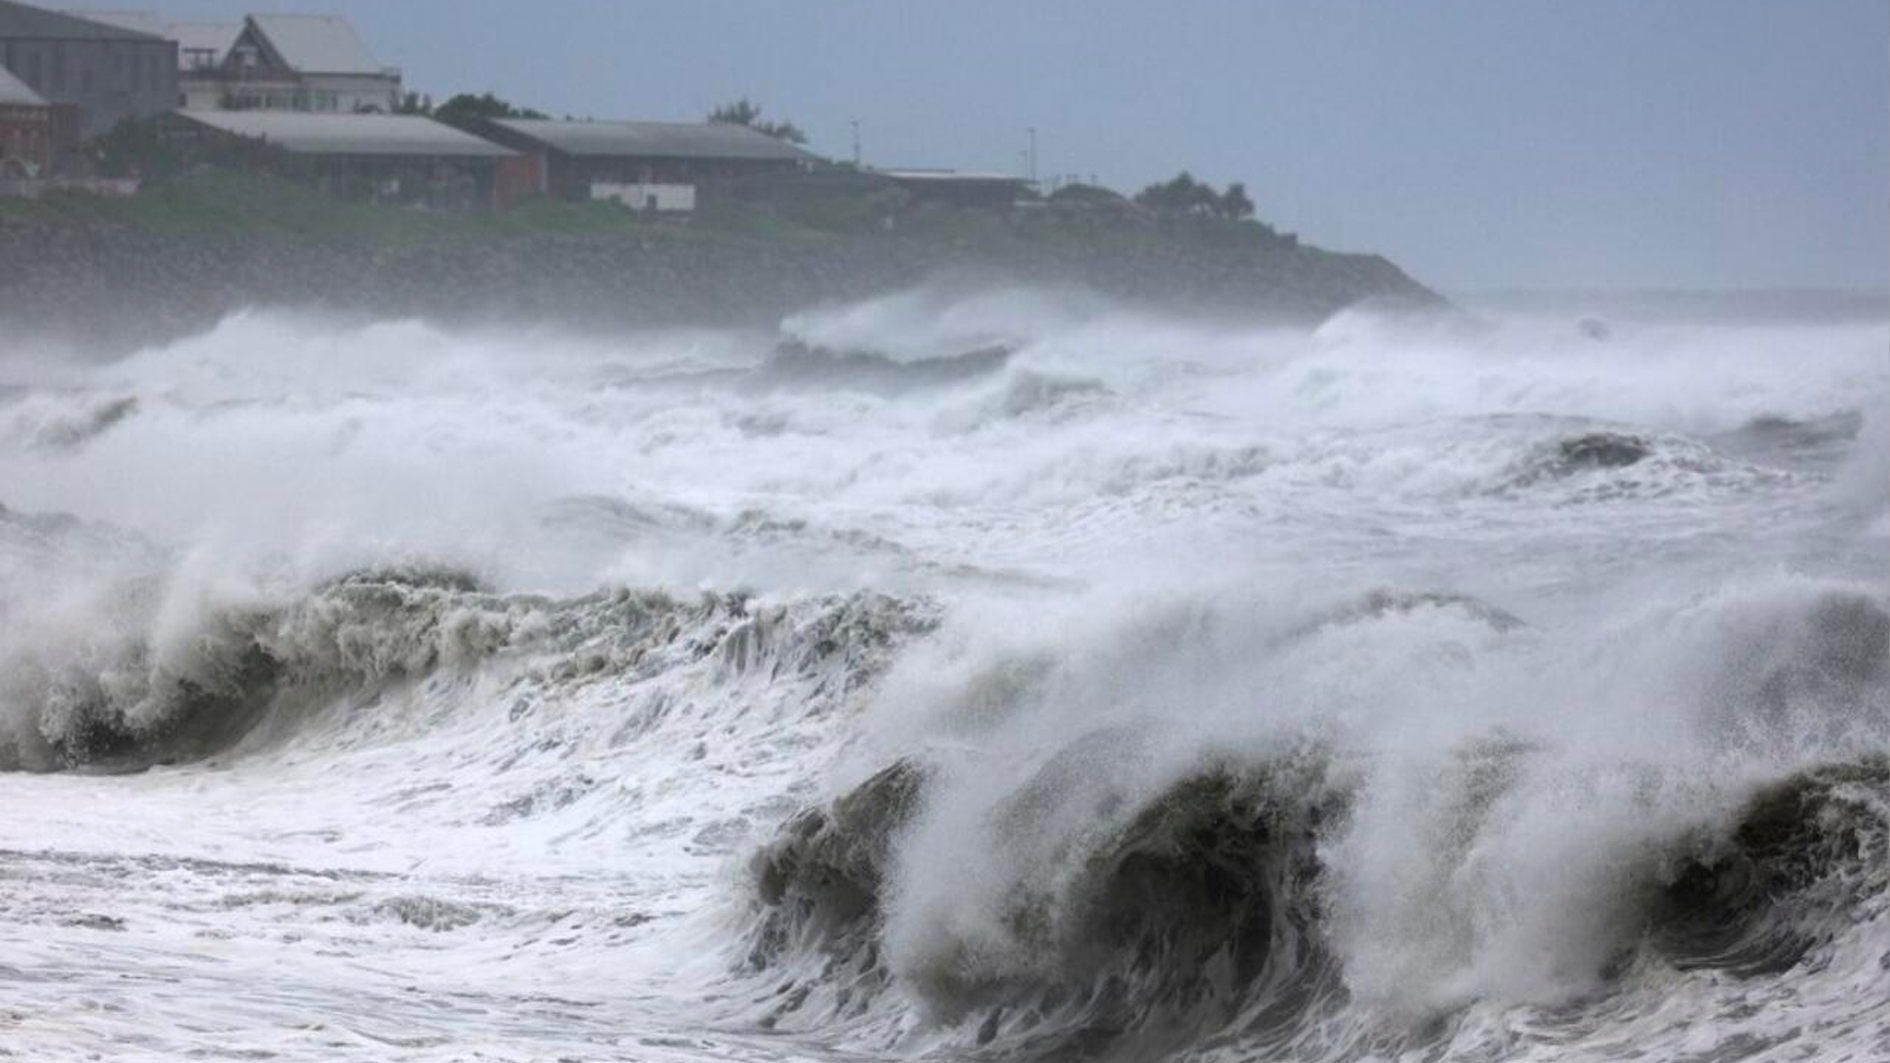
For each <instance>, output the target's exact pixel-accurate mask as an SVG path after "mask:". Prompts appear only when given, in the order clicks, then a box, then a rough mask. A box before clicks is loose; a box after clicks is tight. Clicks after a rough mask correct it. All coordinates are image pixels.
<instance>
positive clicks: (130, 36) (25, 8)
mask: <svg viewBox="0 0 1890 1063" xmlns="http://www.w3.org/2000/svg"><path fill="white" fill-rule="evenodd" d="M0 37H28V38H36V39H40V40H65V41H101V40H102V41H145V42H150V41H157V40H162V38H160V37H153V36H152V35H150V34H148V33H139V32H138V31H136V30H129V29H126V28H124V27H123V26H112V25H107V24H106V23H103V22H93V21H92V20H91V19H84V18H78V17H76V16H73V15H67V14H63V13H61V12H58V11H48V10H46V9H45V8H43V7H31V6H29V5H26V4H16V3H14V2H13V0H0Z"/></svg>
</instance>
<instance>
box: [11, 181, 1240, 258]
mask: <svg viewBox="0 0 1890 1063" xmlns="http://www.w3.org/2000/svg"><path fill="white" fill-rule="evenodd" d="M8 222H14V223H25V224H29V225H31V224H43V225H56V226H71V227H75V228H81V229H90V230H103V231H124V230H128V231H132V232H140V233H146V234H149V235H153V236H161V237H168V238H182V239H190V238H199V239H203V240H206V241H218V240H244V241H270V240H278V241H285V242H320V243H335V244H362V245H368V246H390V247H407V246H426V245H434V244H452V243H466V242H486V241H491V240H503V239H508V238H519V237H533V236H539V237H559V238H570V239H581V240H596V241H605V242H614V241H622V240H640V241H652V240H655V241H662V240H703V239H709V240H718V241H734V242H742V241H761V242H767V243H780V242H793V243H803V242H820V241H822V240H831V239H836V238H860V237H869V238H875V239H896V240H908V241H918V242H925V243H937V244H942V245H950V246H956V247H970V248H978V247H988V248H1003V247H1006V246H1015V245H1018V244H1030V243H1037V244H1077V245H1082V246H1089V247H1095V248H1097V249H1098V250H1107V249H1126V248H1130V247H1149V246H1153V245H1182V244H1187V245H1193V246H1197V247H1198V246H1202V245H1204V244H1223V245H1241V244H1253V245H1254V246H1261V245H1263V244H1266V243H1267V242H1268V241H1269V239H1270V237H1268V236H1267V235H1266V230H1264V229H1262V228H1261V227H1259V226H1254V225H1246V224H1228V223H1220V224H1214V225H1200V226H1195V227H1193V228H1191V229H1190V230H1189V231H1187V232H1185V233H1177V232H1174V231H1171V230H1168V229H1164V228H1162V227H1159V226H1154V225H1149V224H1136V223H1130V222H1121V221H1110V220H1108V219H1103V218H1095V217H1080V216H1079V217H1059V218H1056V219H1051V218H1049V217H1048V216H1045V217H1041V218H1033V219H1031V220H1030V221H1029V222H1028V223H1027V224H1021V225H1010V224H1007V223H1006V222H1004V221H1003V220H1001V219H1000V218H998V217H997V216H995V215H992V214H990V213H989V212H988V211H979V210H960V209H951V208H931V207H928V208H925V209H922V210H919V211H917V212H915V213H912V214H909V215H907V216H906V217H905V218H904V219H903V220H902V222H901V224H900V226H899V227H898V229H896V230H894V231H892V232H890V233H887V232H885V231H884V230H883V229H882V228H881V227H880V226H879V225H878V224H876V222H875V218H874V215H873V212H872V208H871V205H869V204H856V203H844V202H842V203H827V204H810V205H806V206H803V207H800V208H797V209H796V210H795V211H794V212H793V213H792V214H783V213H779V212H774V211H766V210H761V209H757V208H753V207H745V206H741V205H737V204H728V205H721V206H716V207H713V208H711V209H708V210H706V211H704V212H703V213H702V214H701V215H699V216H698V217H697V218H696V219H695V220H694V221H693V222H692V223H691V224H689V225H686V226H685V225H674V224H668V223H659V224H652V223H650V222H646V221H644V220H643V219H641V218H640V217H639V216H638V215H637V213H636V212H634V211H632V210H629V209H627V208H625V207H623V206H621V205H619V204H615V203H602V202H600V203H569V202H563V201H559V200H552V199H537V200H532V201H529V202H526V203H524V204H521V205H520V206H518V207H517V208H515V209H512V210H509V211H504V212H496V213H495V212H484V211H482V212H472V213H459V212H452V211H427V210H416V209H405V208H400V207H391V206H375V205H371V204H366V203H350V202H343V201H339V200H335V199H331V198H329V197H327V196H325V195H322V194H321V193H318V192H315V191H313V190H311V189H308V188H305V187H303V186H301V185H297V184H294V183H291V182H288V181H284V180H282V179H279V178H274V177H269V176H264V175H260V174H248V173H233V172H221V171H211V172H205V173H200V174H196V175H193V176H190V177H187V178H185V179H183V180H180V181H176V182H172V183H170V184H168V185H165V186H163V187H158V188H153V189H150V190H148V191H146V192H144V193H143V194H141V195H138V196H133V197H128V198H108V197H100V196H91V195H76V194H62V195H51V196H47V197H45V198H43V199H40V200H20V199H0V224H6V223H8Z"/></svg>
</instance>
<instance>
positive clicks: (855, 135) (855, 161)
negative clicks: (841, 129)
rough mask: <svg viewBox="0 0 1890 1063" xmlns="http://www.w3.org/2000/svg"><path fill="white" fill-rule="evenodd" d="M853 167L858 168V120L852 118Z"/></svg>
mask: <svg viewBox="0 0 1890 1063" xmlns="http://www.w3.org/2000/svg"><path fill="white" fill-rule="evenodd" d="M853 168H854V169H856V170H857V169H859V168H860V120H859V119H858V118H855V119H854V120H853Z"/></svg>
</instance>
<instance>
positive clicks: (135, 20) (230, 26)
mask: <svg viewBox="0 0 1890 1063" xmlns="http://www.w3.org/2000/svg"><path fill="white" fill-rule="evenodd" d="M67 14H69V15H76V16H78V17H79V18H85V19H91V20H92V21H93V22H103V23H106V24H108V25H112V26H118V27H121V28H123V29H128V30H136V31H138V32H139V33H149V34H151V35H152V36H154V37H163V38H164V39H166V40H172V41H176V42H177V47H178V50H179V56H178V63H177V66H178V69H179V70H180V71H183V72H185V73H188V72H189V71H190V69H191V67H190V64H189V63H188V62H186V61H185V60H184V57H183V55H182V52H183V51H185V50H189V51H199V52H211V53H214V56H215V57H214V59H213V60H212V62H214V63H221V62H223V57H224V56H226V55H228V54H229V52H230V46H231V45H233V44H235V43H236V38H237V36H238V35H240V34H241V33H242V32H243V24H242V23H241V22H166V21H164V19H163V18H161V17H159V16H158V15H157V14H155V13H153V12H150V11H80V10H73V11H68V12H67Z"/></svg>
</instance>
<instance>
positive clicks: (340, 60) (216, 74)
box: [84, 11, 401, 114]
mask: <svg viewBox="0 0 1890 1063" xmlns="http://www.w3.org/2000/svg"><path fill="white" fill-rule="evenodd" d="M84 17H86V18H89V19H93V20H94V21H99V22H109V23H112V24H114V25H118V26H123V27H125V28H127V29H135V30H139V31H141V32H146V33H156V34H159V35H161V36H164V37H167V38H169V39H171V40H174V41H176V42H177V69H178V90H179V95H180V97H181V99H180V100H179V101H178V103H179V106H181V107H182V108H184V109H185V110H194V111H208V110H245V111H316V112H330V113H340V114H352V113H355V112H361V111H380V112H391V111H392V110H394V108H395V107H396V106H397V105H398V104H399V102H400V96H401V83H400V70H399V69H398V68H396V67H389V66H383V65H382V64H381V62H380V60H378V59H376V58H375V57H374V53H372V52H370V51H369V50H368V47H367V44H366V43H365V42H363V41H362V40H361V37H360V35H359V34H357V33H356V32H355V31H354V27H353V26H351V25H349V24H348V21H347V20H346V19H343V18H338V17H335V16H333V15H250V16H249V17H248V18H245V19H244V20H243V21H241V22H171V23H167V22H165V21H163V20H162V19H160V18H158V17H157V16H156V15H153V14H151V13H149V12H145V11H91V12H86V13H85V15H84Z"/></svg>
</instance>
